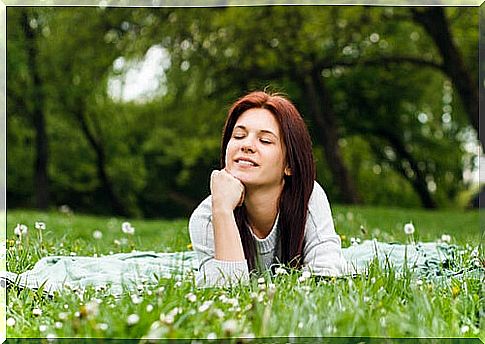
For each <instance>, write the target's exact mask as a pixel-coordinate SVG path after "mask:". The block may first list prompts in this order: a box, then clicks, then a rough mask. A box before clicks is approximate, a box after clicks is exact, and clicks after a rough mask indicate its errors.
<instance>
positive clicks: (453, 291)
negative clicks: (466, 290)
mask: <svg viewBox="0 0 485 344" xmlns="http://www.w3.org/2000/svg"><path fill="white" fill-rule="evenodd" d="M459 293H460V287H459V286H457V285H455V286H453V287H452V288H451V295H453V297H457V296H458V294H459Z"/></svg>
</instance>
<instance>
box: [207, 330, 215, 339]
mask: <svg viewBox="0 0 485 344" xmlns="http://www.w3.org/2000/svg"><path fill="white" fill-rule="evenodd" d="M207 339H208V340H216V339H217V334H215V333H214V332H211V333H209V334H208V335H207Z"/></svg>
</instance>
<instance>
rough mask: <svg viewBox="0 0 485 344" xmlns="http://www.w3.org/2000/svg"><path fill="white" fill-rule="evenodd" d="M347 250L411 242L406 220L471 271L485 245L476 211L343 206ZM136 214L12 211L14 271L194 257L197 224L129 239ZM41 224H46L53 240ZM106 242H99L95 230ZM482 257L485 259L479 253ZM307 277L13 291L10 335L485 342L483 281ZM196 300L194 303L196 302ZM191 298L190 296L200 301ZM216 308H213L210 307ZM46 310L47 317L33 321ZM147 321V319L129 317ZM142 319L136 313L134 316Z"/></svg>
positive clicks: (375, 272) (143, 225)
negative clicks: (216, 284) (446, 238)
mask: <svg viewBox="0 0 485 344" xmlns="http://www.w3.org/2000/svg"><path fill="white" fill-rule="evenodd" d="M333 213H334V219H335V225H336V229H337V231H338V233H339V234H340V235H341V237H342V239H343V240H342V241H343V246H348V245H350V238H351V237H354V238H359V239H360V240H365V239H371V238H376V239H378V240H380V241H385V242H403V243H404V242H405V241H406V236H405V234H404V232H403V226H404V224H405V223H407V222H410V221H412V222H413V224H414V225H415V227H416V233H415V238H417V239H418V240H420V241H437V240H439V239H440V238H441V235H442V234H449V235H451V238H452V239H451V243H452V244H457V245H459V246H462V247H464V251H465V254H464V259H463V264H465V265H466V263H467V261H469V260H470V251H471V250H472V249H473V248H474V247H476V246H477V245H479V243H480V240H481V236H480V226H479V214H478V212H477V211H467V212H460V211H450V210H447V211H434V212H429V211H423V210H411V209H388V208H372V207H358V208H357V207H343V206H335V207H334V208H333ZM124 220H125V219H120V218H105V217H93V216H86V215H77V214H62V213H59V212H49V213H41V212H35V211H28V210H15V211H8V214H7V247H8V249H7V269H8V270H9V271H13V272H23V271H25V270H27V269H29V268H31V267H32V266H33V265H34V264H35V262H37V261H38V260H39V259H40V258H42V257H45V256H48V255H69V254H76V255H88V256H93V255H98V256H99V255H107V254H110V253H117V252H130V251H132V250H133V249H136V250H140V251H141V250H153V251H157V252H175V251H184V250H187V245H188V244H189V242H190V239H189V235H188V230H187V224H188V220H186V219H185V220H177V221H165V220H156V221H155V220H154V221H146V220H129V221H130V223H131V224H132V225H133V226H134V227H135V228H136V231H135V234H134V235H133V236H129V235H126V234H123V233H122V232H121V229H120V228H121V223H122V222H123V221H124ZM35 221H43V222H45V223H46V226H47V228H46V230H45V231H44V232H43V238H42V242H41V241H40V237H39V232H38V230H36V229H35V228H34V222H35ZM17 223H23V224H26V225H27V226H29V234H28V240H27V238H23V241H22V243H21V244H17V243H15V239H16V238H15V236H14V234H13V228H14V227H15V225H16V224H17ZM95 230H99V231H101V232H102V234H103V236H102V238H101V239H94V238H93V232H94V231H95ZM480 258H481V260H482V262H483V252H482V251H480ZM299 276H300V274H299V273H298V272H297V271H291V272H290V274H289V275H283V276H270V275H267V276H266V277H265V278H266V279H265V283H258V281H257V280H252V281H251V283H250V285H248V286H235V287H233V288H231V289H229V288H225V289H197V288H196V287H195V286H194V283H193V279H192V278H190V277H188V278H186V279H184V280H182V281H176V280H173V279H162V280H160V281H159V283H158V285H152V286H145V287H144V289H143V290H140V291H139V292H138V293H137V294H136V297H134V294H133V292H132V293H131V294H130V293H129V292H126V293H125V294H124V295H123V296H122V297H121V298H119V299H116V298H114V297H113V296H111V295H110V294H109V292H108V291H95V290H94V289H92V288H90V289H88V290H86V291H85V292H84V293H83V294H82V296H81V294H80V293H79V292H78V293H75V292H73V291H70V290H64V291H62V292H61V293H59V294H56V295H55V297H54V298H53V299H48V298H45V297H43V296H42V295H41V293H40V292H34V291H31V290H21V291H20V290H17V289H16V288H12V289H10V290H9V291H8V293H7V319H8V318H12V319H14V320H15V324H14V325H13V326H9V327H7V336H8V337H47V336H55V337H111V338H114V337H115V338H141V337H155V338H194V337H197V338H207V337H217V338H222V337H233V336H234V337H252V336H255V337H265V336H372V337H481V338H482V339H483V338H484V337H485V329H484V324H483V321H482V322H481V323H480V316H482V317H483V312H484V306H483V305H484V304H483V301H484V296H483V295H484V293H483V291H484V290H483V285H482V284H481V282H482V281H478V280H477V279H474V278H471V277H465V278H463V279H462V280H450V283H445V284H436V283H433V282H431V281H427V280H418V279H416V278H415V277H414V276H413V274H412V272H411V271H406V272H405V273H404V274H403V275H401V276H396V274H395V272H394V271H393V270H392V268H391V269H383V268H382V267H379V266H378V265H377V264H372V265H371V267H370V269H369V273H368V274H367V275H360V276H357V277H355V278H341V279H326V280H317V279H313V278H310V279H307V280H305V281H303V282H299V281H298V277H299ZM191 294H193V295H195V300H194V297H193V296H192V297H188V296H190V295H191ZM189 299H191V300H189ZM204 304H205V305H204ZM35 308H38V309H41V310H42V314H41V315H34V313H33V310H34V309H35ZM133 314H136V315H137V316H138V321H137V322H136V323H130V322H129V319H134V318H136V316H133ZM130 315H131V317H130Z"/></svg>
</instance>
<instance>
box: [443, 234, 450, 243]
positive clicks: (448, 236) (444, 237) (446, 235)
mask: <svg viewBox="0 0 485 344" xmlns="http://www.w3.org/2000/svg"><path fill="white" fill-rule="evenodd" d="M441 241H442V242H446V243H449V242H450V241H451V236H450V235H448V234H443V235H442V236H441Z"/></svg>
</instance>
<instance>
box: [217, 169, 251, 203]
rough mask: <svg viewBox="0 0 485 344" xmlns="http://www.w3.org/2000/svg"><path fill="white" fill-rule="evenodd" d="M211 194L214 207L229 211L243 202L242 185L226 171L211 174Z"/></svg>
mask: <svg viewBox="0 0 485 344" xmlns="http://www.w3.org/2000/svg"><path fill="white" fill-rule="evenodd" d="M210 184H211V194H212V199H213V202H214V203H215V205H216V206H223V207H231V210H233V209H234V208H236V207H237V206H240V205H242V203H243V202H244V185H243V184H242V183H241V182H240V181H239V180H238V179H237V178H235V177H234V176H232V175H231V174H230V173H229V172H227V171H226V170H214V171H212V173H211V183H210Z"/></svg>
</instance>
